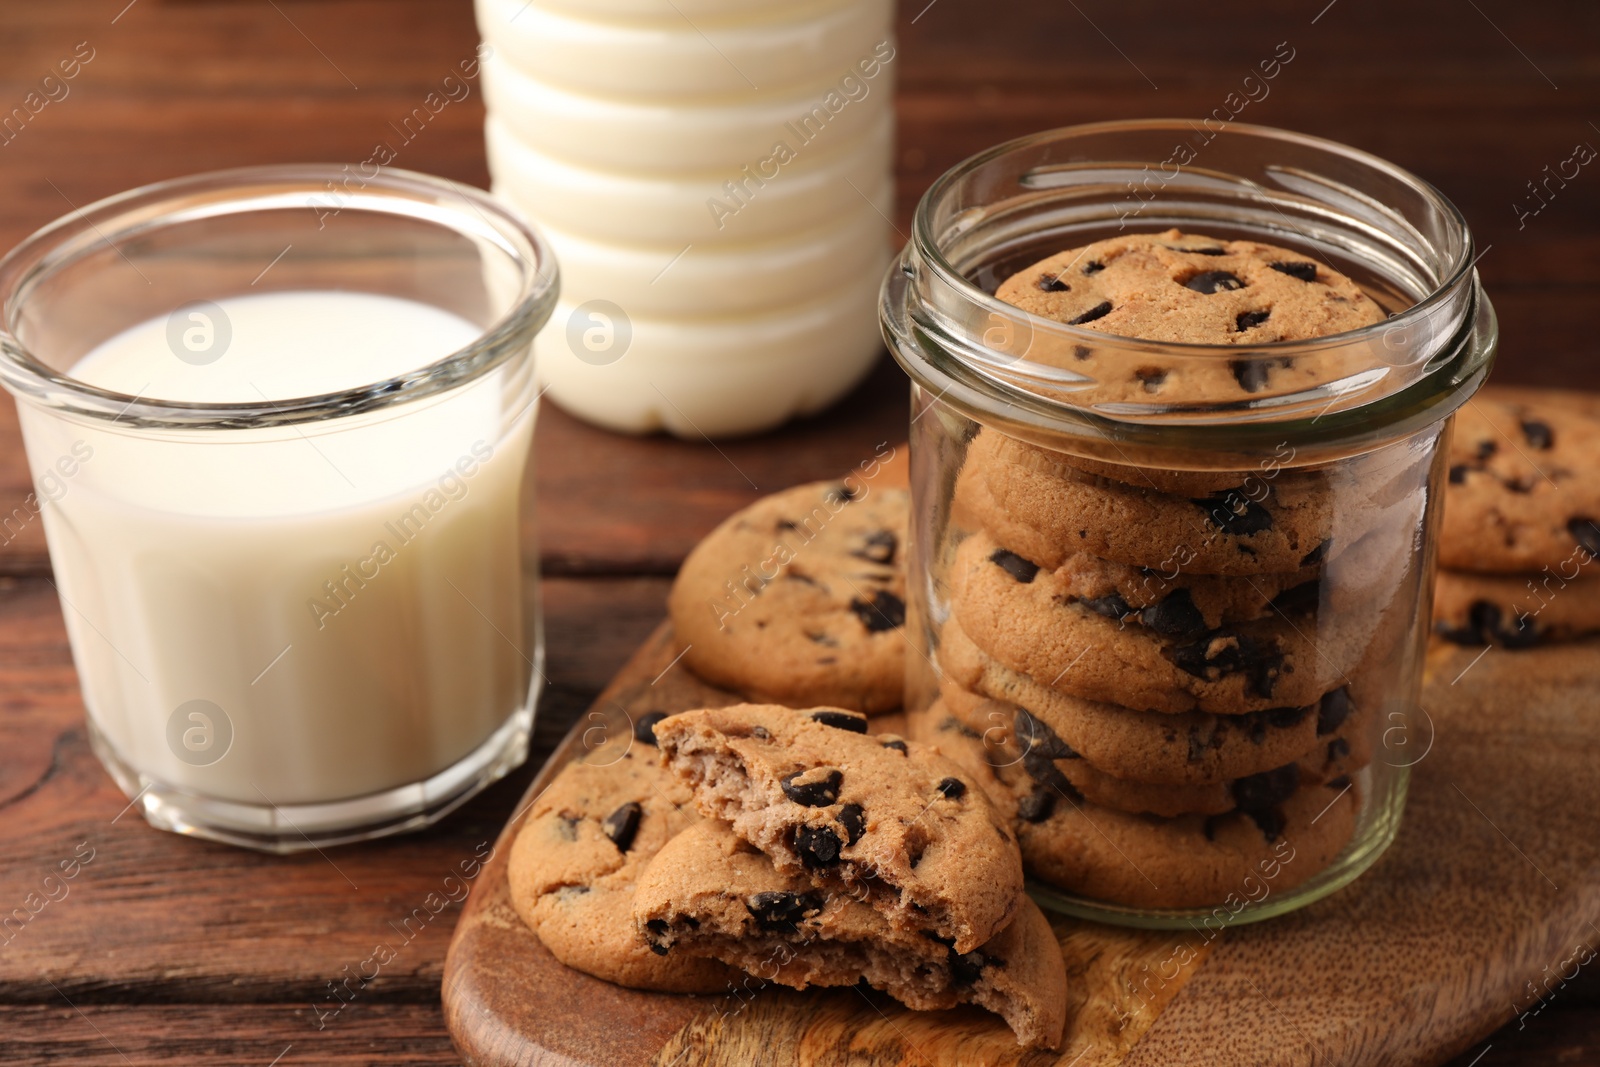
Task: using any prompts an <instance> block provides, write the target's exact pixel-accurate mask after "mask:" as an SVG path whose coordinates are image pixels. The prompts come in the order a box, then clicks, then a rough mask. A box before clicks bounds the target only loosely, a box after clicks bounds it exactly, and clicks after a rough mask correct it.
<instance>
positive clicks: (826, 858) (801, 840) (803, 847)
mask: <svg viewBox="0 0 1600 1067" xmlns="http://www.w3.org/2000/svg"><path fill="white" fill-rule="evenodd" d="M843 847H844V846H843V845H841V844H840V843H839V835H838V834H836V833H834V832H833V831H832V830H830V829H828V828H827V827H826V826H797V827H795V831H794V850H795V851H796V852H798V853H799V854H800V862H801V863H803V864H805V865H806V866H807V867H809V868H811V869H812V870H816V869H818V868H820V867H832V866H833V865H834V864H836V863H838V862H839V850H840V849H841V848H843Z"/></svg>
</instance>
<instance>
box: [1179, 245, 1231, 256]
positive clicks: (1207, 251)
mask: <svg viewBox="0 0 1600 1067" xmlns="http://www.w3.org/2000/svg"><path fill="white" fill-rule="evenodd" d="M1166 247H1167V248H1170V249H1172V250H1173V251H1174V252H1188V253H1189V254H1191V255H1196V256H1225V255H1227V254H1228V250H1227V249H1226V248H1178V247H1177V246H1175V245H1167V246H1166Z"/></svg>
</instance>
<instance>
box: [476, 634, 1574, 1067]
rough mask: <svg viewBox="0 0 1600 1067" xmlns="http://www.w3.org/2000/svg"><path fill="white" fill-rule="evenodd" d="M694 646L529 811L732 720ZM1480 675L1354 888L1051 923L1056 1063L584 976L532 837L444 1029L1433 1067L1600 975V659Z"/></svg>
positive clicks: (682, 1052)
mask: <svg viewBox="0 0 1600 1067" xmlns="http://www.w3.org/2000/svg"><path fill="white" fill-rule="evenodd" d="M676 648H677V646H676V644H675V642H674V641H673V639H672V637H671V634H670V632H669V631H668V629H667V628H666V626H665V625H663V627H662V628H660V629H658V630H657V632H656V633H655V634H654V635H652V637H651V638H650V639H649V640H648V641H647V642H646V643H645V644H644V645H643V646H642V647H641V649H640V651H639V652H638V654H637V655H635V657H634V658H633V659H632V660H630V661H629V663H628V665H627V666H626V667H624V668H623V670H622V672H621V673H620V674H619V675H618V676H617V678H616V679H615V681H613V683H612V684H611V685H610V686H609V687H608V688H607V689H606V690H605V691H604V692H603V693H602V694H601V695H600V697H599V698H598V699H597V700H596V702H595V705H594V707H592V708H591V709H590V711H589V712H588V714H587V715H586V716H585V719H584V720H583V721H581V722H579V723H578V724H577V725H576V726H575V727H574V728H573V730H572V732H571V733H570V734H569V735H568V737H567V739H566V740H565V741H564V742H563V744H562V746H561V747H560V748H559V749H558V750H557V751H556V753H555V755H554V756H553V757H552V759H551V762H550V764H549V765H548V766H547V767H546V768H545V770H544V771H543V772H541V774H540V776H539V777H538V778H537V779H536V780H535V781H534V783H533V784H532V785H531V786H530V787H529V791H528V795H527V796H526V797H525V798H524V801H523V804H522V805H520V806H519V812H520V811H522V810H526V808H527V807H528V806H530V805H531V804H532V801H533V799H534V798H535V797H537V796H538V795H539V793H540V792H542V790H543V789H544V787H545V786H546V785H547V784H548V783H549V781H550V779H551V778H552V777H553V776H554V774H555V772H556V771H558V770H559V768H560V767H561V766H563V765H564V764H565V763H566V762H567V761H569V760H570V759H573V758H577V757H579V756H585V755H588V754H589V753H591V752H593V751H594V750H595V747H596V745H603V744H613V743H616V739H618V738H621V739H623V741H622V743H624V744H626V743H628V740H627V739H629V738H631V729H630V725H631V722H632V721H633V719H635V718H636V717H637V716H639V715H640V714H643V713H644V712H645V711H648V710H666V711H674V710H683V709H685V708H688V707H694V706H699V705H701V704H704V703H723V702H726V701H727V700H728V699H730V698H729V696H728V695H727V694H725V693H721V692H720V691H716V690H710V689H709V688H708V687H706V686H704V685H703V684H702V683H699V682H698V681H696V680H695V679H694V678H693V676H691V675H689V674H688V673H687V671H686V670H685V669H684V668H683V667H682V666H681V664H678V663H677V662H676V661H675V660H674V655H675V653H676ZM1476 655H1477V651H1476V650H1473V649H1464V648H1460V647H1457V646H1441V647H1438V648H1436V649H1435V650H1434V654H1433V655H1432V656H1431V657H1430V663H1429V682H1428V685H1427V688H1426V691H1425V693H1424V696H1423V700H1422V705H1423V707H1424V708H1426V709H1427V710H1428V714H1426V715H1424V716H1421V717H1419V718H1418V720H1417V721H1416V722H1406V723H1403V724H1396V726H1394V727H1391V729H1390V736H1386V749H1385V752H1384V753H1382V754H1380V757H1379V758H1388V759H1393V760H1395V761H1397V762H1398V761H1402V760H1403V761H1404V762H1406V763H1407V764H1408V765H1413V774H1414V778H1413V783H1412V795H1411V800H1410V803H1409V805H1408V809H1407V812H1406V817H1405V821H1404V824H1403V827H1402V830H1401V836H1400V839H1399V840H1398V841H1397V842H1396V844H1395V846H1394V847H1393V848H1392V849H1391V851H1390V852H1389V853H1388V854H1386V855H1385V856H1384V858H1382V859H1381V860H1379V862H1378V864H1377V865H1376V866H1375V867H1374V868H1373V869H1372V870H1370V871H1369V872H1368V873H1367V874H1366V875H1364V876H1363V877H1362V878H1360V879H1359V880H1358V881H1357V882H1356V883H1354V884H1353V885H1352V886H1350V887H1348V888H1346V889H1345V890H1343V891H1341V892H1340V893H1337V894H1335V895H1334V896H1333V897H1330V898H1328V899H1326V900H1324V901H1321V902H1319V903H1317V904H1314V905H1311V906H1309V907H1306V908H1304V909H1302V910H1300V911H1297V912H1294V913H1291V914H1290V915H1288V916H1284V917H1281V918H1278V919H1274V920H1271V921H1269V922H1265V923H1260V924H1257V925H1251V926H1244V927H1238V928H1231V929H1227V930H1226V931H1225V932H1224V934H1223V936H1221V937H1216V938H1212V937H1210V936H1208V934H1207V933H1206V932H1203V931H1200V930H1198V929H1197V930H1195V931H1193V932H1191V931H1182V932H1177V933H1142V932H1139V931H1132V930H1122V929H1116V928H1112V927H1105V926H1100V925H1098V924H1095V923H1088V922H1080V921H1076V920H1071V919H1066V918H1060V917H1056V918H1052V925H1053V927H1054V928H1055V931H1056V934H1057V938H1058V940H1059V941H1060V943H1061V948H1062V952H1063V956H1064V958H1065V959H1066V960H1067V963H1068V971H1069V974H1070V975H1071V977H1072V980H1073V983H1074V985H1073V989H1072V999H1071V1002H1070V1011H1069V1014H1068V1024H1067V1037H1066V1040H1065V1042H1064V1044H1063V1048H1062V1050H1061V1052H1060V1053H1059V1054H1044V1053H1037V1052H1036V1053H1021V1052H1019V1051H1018V1049H1017V1048H1016V1046H1015V1044H1014V1042H1012V1041H1011V1040H1010V1038H1009V1034H1008V1033H1007V1032H1006V1031H1005V1029H1004V1028H1003V1027H1001V1026H999V1025H998V1024H997V1020H995V1019H994V1018H993V1017H992V1016H990V1017H986V1016H984V1015H983V1014H982V1013H979V1012H974V1011H967V1010H962V1011H958V1012H953V1013H943V1012H932V1013H919V1012H910V1011H906V1010H904V1009H902V1008H900V1007H899V1006H898V1005H895V1004H894V1003H892V1002H890V1001H887V1000H882V1001H880V1000H879V999H878V998H874V997H869V996H867V995H864V994H862V993H860V992H859V991H854V990H848V991H812V992H808V993H805V994H797V993H794V992H793V991H790V990H780V989H770V988H766V987H765V985H764V983H761V982H759V980H752V981H753V982H754V984H753V985H752V984H751V983H746V987H744V988H739V989H736V990H734V991H732V992H731V993H730V994H729V995H727V996H723V997H700V998H693V997H679V996H671V995H667V994H659V993H641V992H636V991H631V990H624V989H621V988H618V987H615V986H610V985H608V984H607V983H604V982H601V981H598V980H596V979H593V978H589V977H588V976H586V975H582V974H579V973H577V972H574V971H572V970H570V969H568V968H566V967H564V966H562V965H561V964H560V963H559V962H557V961H556V960H555V959H554V958H553V957H552V956H550V954H549V953H548V952H546V951H544V950H543V949H542V947H540V946H539V945H538V943H537V938H535V937H534V936H533V934H532V933H531V932H530V931H528V930H527V929H526V928H525V927H524V926H522V924H521V923H520V922H519V921H518V920H517V918H516V915H515V913H514V912H513V910H512V908H511V904H510V900H509V893H508V890H507V888H506V884H505V871H504V857H505V855H506V854H507V853H508V852H509V849H510V845H511V841H512V840H513V838H514V836H515V833H516V831H517V830H518V829H519V827H520V820H519V819H518V818H515V817H514V818H513V819H512V820H511V821H510V822H509V823H508V825H507V827H506V830H505V833H504V834H503V835H502V836H501V838H500V840H499V843H498V847H497V856H498V857H499V858H498V859H497V860H496V861H494V862H491V863H490V864H489V865H488V867H487V868H486V870H485V872H484V875H483V877H484V879H485V884H484V887H483V891H482V892H481V893H479V894H476V895H475V896H474V897H473V898H472V899H471V901H470V902H469V903H468V905H467V907H466V909H465V910H464V912H463V914H462V916H461V920H460V922H459V923H458V925H457V928H456V936H455V939H454V940H453V942H452V944H451V948H450V955H449V957H448V959H447V962H446V981H445V989H444V1002H445V1014H446V1019H447V1020H448V1021H449V1024H450V1027H451V1032H452V1033H453V1034H454V1035H455V1038H456V1041H457V1044H458V1046H459V1047H460V1049H461V1051H462V1054H463V1056H464V1058H465V1059H466V1060H467V1062H468V1063H470V1064H473V1065H474V1067H502V1065H510V1064H517V1063H541V1062H560V1063H571V1064H574V1065H579V1064H581V1065H584V1067H590V1065H593V1067H600V1065H605V1067H631V1065H634V1064H639V1065H645V1064H650V1065H655V1067H663V1065H668V1064H676V1063H683V1062H690V1063H696V1064H707V1065H716V1067H737V1065H742V1064H748V1063H757V1062H759V1063H763V1064H770V1065H772V1067H843V1065H845V1064H851V1065H855V1067H879V1065H890V1064H903V1063H914V1062H921V1063H926V1064H930V1065H942V1064H965V1063H984V1064H993V1065H999V1064H1017V1065H1028V1067H1045V1065H1047V1064H1050V1065H1058V1067H1067V1065H1083V1067H1088V1065H1091V1064H1092V1065H1095V1067H1102V1065H1103V1067H1114V1065H1116V1064H1126V1065H1127V1067H1158V1065H1163V1064H1171V1063H1179V1062H1190V1059H1189V1057H1193V1056H1194V1055H1195V1054H1196V1052H1197V1050H1205V1052H1204V1055H1205V1056H1206V1057H1207V1060H1206V1062H1217V1063H1248V1064H1254V1065H1257V1067H1299V1065H1310V1064H1367V1063H1382V1064H1394V1065H1402V1067H1403V1065H1411V1064H1418V1065H1424V1064H1436V1063H1439V1062H1441V1061H1443V1060H1445V1059H1447V1058H1449V1057H1450V1056H1452V1055H1455V1054H1457V1053H1461V1052H1464V1051H1466V1050H1467V1049H1468V1048H1469V1047H1470V1046H1472V1045H1473V1043H1474V1042H1477V1041H1480V1040H1481V1039H1482V1038H1483V1037H1484V1036H1485V1035H1487V1034H1488V1033H1489V1032H1490V1031H1492V1030H1494V1029H1495V1028H1496V1027H1498V1026H1501V1025H1503V1024H1505V1023H1506V1021H1507V1020H1508V1019H1512V1018H1513V1017H1515V1016H1517V1015H1518V1014H1520V1013H1522V1012H1525V1011H1527V1010H1529V1009H1532V1008H1534V1007H1535V1004H1534V999H1535V998H1531V997H1529V996H1527V995H1526V994H1525V992H1524V990H1525V987H1526V986H1527V983H1529V982H1533V983H1546V988H1547V989H1548V990H1549V992H1550V993H1551V994H1554V995H1559V993H1560V991H1561V989H1562V987H1563V986H1564V985H1565V984H1566V983H1567V982H1568V981H1570V979H1571V978H1572V977H1575V976H1576V975H1577V974H1579V973H1581V971H1582V967H1583V965H1584V964H1585V963H1586V962H1588V961H1591V960H1593V959H1594V958H1595V956H1596V955H1597V954H1600V926H1597V925H1596V922H1595V917H1596V916H1597V915H1600V834H1596V832H1595V831H1596V827H1597V824H1596V818H1595V815H1594V812H1595V810H1596V809H1597V807H1600V717H1597V716H1596V715H1595V714H1594V710H1595V697H1596V690H1597V688H1600V642H1591V643H1589V644H1586V645H1573V646H1568V647H1559V646H1558V647H1553V648H1544V649H1534V650H1531V651H1523V652H1507V651H1504V650H1491V652H1490V653H1489V654H1487V655H1485V656H1483V657H1482V659H1481V660H1476V661H1475V660H1474V656H1476ZM1469 676H1470V681H1469ZM602 723H604V724H606V726H605V728H604V729H596V727H597V725H599V724H602ZM889 728H890V729H892V728H893V724H889ZM1394 730H1401V731H1403V732H1402V733H1400V734H1394V733H1393V731H1394ZM591 758H592V757H591ZM1184 950H1187V951H1184ZM1191 957H1192V958H1191ZM1179 960H1183V961H1186V966H1182V967H1179V966H1175V965H1174V964H1175V963H1176V961H1179ZM1169 969H1170V970H1171V971H1172V973H1171V974H1168V973H1167V972H1168V970H1169ZM1569 972H1570V973H1569ZM1552 973H1553V974H1554V975H1556V977H1555V978H1553V979H1552V978H1551V977H1550V976H1551V974H1552ZM586 1009H587V1010H586ZM619 1020H626V1024H625V1025H624V1024H623V1023H622V1022H620V1021H619ZM1519 1022H1520V1023H1521V1025H1520V1026H1519V1031H1520V1030H1525V1029H1526V1028H1527V1022H1528V1020H1527V1019H1522V1020H1519ZM1535 1022H1536V1019H1535Z"/></svg>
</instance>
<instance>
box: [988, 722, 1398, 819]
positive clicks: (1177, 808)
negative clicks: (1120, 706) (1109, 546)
mask: <svg viewBox="0 0 1600 1067" xmlns="http://www.w3.org/2000/svg"><path fill="white" fill-rule="evenodd" d="M1370 719H1371V715H1370V713H1367V714H1361V715H1351V716H1348V717H1347V718H1346V719H1345V721H1344V723H1343V724H1341V725H1340V726H1339V727H1338V728H1336V729H1335V730H1333V732H1332V736H1330V737H1328V738H1327V739H1325V740H1324V739H1319V740H1318V741H1317V743H1316V744H1315V745H1314V746H1313V747H1312V748H1311V749H1310V750H1309V751H1307V752H1305V753H1303V754H1301V756H1300V757H1299V758H1298V759H1296V760H1295V761H1294V762H1293V763H1286V764H1284V765H1282V766H1279V767H1274V768H1272V769H1271V770H1267V771H1260V772H1258V773H1256V774H1251V775H1246V776H1245V777H1242V778H1235V779H1233V780H1231V781H1225V782H1210V783H1196V784H1189V785H1172V784H1166V783H1152V782H1141V781H1137V780H1133V779H1127V778H1118V777H1116V776H1114V775H1110V774H1107V773H1106V772H1105V771H1102V770H1100V769H1099V768H1097V767H1095V766H1094V765H1093V764H1091V763H1090V762H1088V761H1087V760H1085V759H1084V758H1083V756H1082V755H1081V754H1080V753H1078V751H1077V750H1076V749H1074V748H1072V746H1071V745H1068V744H1067V743H1066V742H1064V741H1063V740H1062V739H1061V738H1060V736H1059V735H1057V734H1056V733H1055V732H1054V731H1053V730H1051V729H1050V727H1049V726H1048V725H1046V724H1045V723H1044V722H1043V720H1041V719H1039V718H1038V717H1037V716H1035V715H1033V714H1032V713H1030V712H1029V711H1027V710H1026V709H1025V708H1016V709H1015V711H1014V715H1013V719H1012V724H1011V726H1010V728H1009V729H1006V730H990V731H987V732H986V734H985V737H984V742H985V749H986V755H987V758H988V760H989V762H991V763H996V762H998V763H1001V764H1003V765H1007V766H1015V767H1020V768H1021V769H1022V771H1023V772H1024V773H1025V774H1027V775H1028V777H1030V778H1032V779H1033V780H1034V782H1035V783H1036V784H1037V785H1040V786H1048V787H1051V788H1053V789H1057V790H1059V791H1061V792H1065V793H1075V794H1076V797H1077V798H1079V799H1082V800H1086V801H1088V802H1089V803H1091V804H1096V805H1099V806H1101V807H1107V808H1115V809H1117V810H1118V811H1126V812H1132V813H1133V814H1147V815H1159V816H1163V817H1172V816H1177V815H1190V814H1198V815H1222V814H1226V813H1227V812H1230V811H1233V810H1234V809H1236V808H1238V807H1240V806H1241V805H1243V806H1248V805H1249V804H1250V802H1251V799H1252V798H1255V797H1260V796H1262V795H1265V794H1266V793H1267V792H1277V791H1282V792H1284V793H1287V792H1289V791H1292V790H1293V789H1294V788H1296V787H1297V786H1302V785H1307V784H1312V783H1321V782H1326V781H1329V780H1331V779H1334V778H1337V777H1340V776H1341V775H1345V774H1350V773H1354V772H1355V771H1357V770H1360V769H1361V768H1362V767H1364V766H1366V765H1367V763H1368V761H1369V760H1370V759H1371V757H1372V745H1371V734H1372V731H1371V725H1372V724H1371V722H1370V721H1369V720H1370ZM1069 786H1070V790H1069V789H1068V787H1069Z"/></svg>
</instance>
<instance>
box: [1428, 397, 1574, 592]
mask: <svg viewBox="0 0 1600 1067" xmlns="http://www.w3.org/2000/svg"><path fill="white" fill-rule="evenodd" d="M1448 462H1449V474H1448V478H1447V484H1446V485H1445V491H1444V522H1443V526H1442V528H1441V530H1440V533H1439V564H1440V565H1441V566H1443V567H1447V568H1450V569H1452V570H1461V571H1474V572H1488V573H1507V572H1515V571H1540V570H1541V569H1542V568H1545V567H1549V568H1551V569H1562V568H1565V569H1567V570H1571V569H1573V568H1574V567H1577V566H1584V565H1586V564H1587V563H1588V562H1590V561H1592V560H1593V559H1594V558H1595V557H1597V556H1600V474H1597V468H1600V420H1597V419H1594V418H1590V417H1588V416H1586V415H1584V414H1583V413H1582V412H1580V411H1578V410H1576V409H1574V408H1571V407H1567V406H1562V405H1559V404H1536V403H1531V402H1529V403H1521V402H1516V403H1512V402H1504V401H1498V400H1494V399H1492V398H1480V399H1475V400H1471V401H1469V402H1468V403H1467V405H1466V406H1465V407H1463V408H1462V409H1461V410H1460V411H1458V412H1456V417H1455V426H1454V430H1453V431H1452V433H1451V436H1450V450H1449V461H1448Z"/></svg>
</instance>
